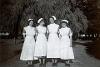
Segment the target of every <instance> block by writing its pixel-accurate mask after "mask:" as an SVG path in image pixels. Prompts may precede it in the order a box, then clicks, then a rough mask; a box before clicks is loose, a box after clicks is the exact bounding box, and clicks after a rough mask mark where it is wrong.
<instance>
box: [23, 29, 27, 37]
mask: <svg viewBox="0 0 100 67" xmlns="http://www.w3.org/2000/svg"><path fill="white" fill-rule="evenodd" d="M23 37H24V38H25V37H26V31H25V29H23Z"/></svg>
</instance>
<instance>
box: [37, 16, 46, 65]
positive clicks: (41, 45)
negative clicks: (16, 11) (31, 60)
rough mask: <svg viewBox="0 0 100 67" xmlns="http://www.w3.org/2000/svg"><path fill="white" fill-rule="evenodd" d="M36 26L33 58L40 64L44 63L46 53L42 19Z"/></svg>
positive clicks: (44, 30)
mask: <svg viewBox="0 0 100 67" xmlns="http://www.w3.org/2000/svg"><path fill="white" fill-rule="evenodd" d="M38 24H39V25H38V26H37V27H36V31H37V33H36V46H35V57H37V58H38V59H39V62H40V64H41V63H43V64H44V63H45V58H46V52H47V38H46V31H47V28H46V27H45V26H44V24H45V23H44V19H43V18H40V19H39V20H38Z"/></svg>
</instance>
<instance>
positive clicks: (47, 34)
mask: <svg viewBox="0 0 100 67" xmlns="http://www.w3.org/2000/svg"><path fill="white" fill-rule="evenodd" d="M46 37H47V40H48V37H49V30H48V27H47V32H46Z"/></svg>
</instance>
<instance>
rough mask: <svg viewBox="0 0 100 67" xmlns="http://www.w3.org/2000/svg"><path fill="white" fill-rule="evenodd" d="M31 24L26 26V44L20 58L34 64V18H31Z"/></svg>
mask: <svg viewBox="0 0 100 67" xmlns="http://www.w3.org/2000/svg"><path fill="white" fill-rule="evenodd" d="M28 21H29V25H28V26H26V27H24V32H23V36H24V39H25V40H24V44H23V48H22V52H21V56H20V60H23V61H28V64H32V60H34V47H35V39H34V36H35V28H34V27H33V26H32V25H33V19H29V20H28Z"/></svg>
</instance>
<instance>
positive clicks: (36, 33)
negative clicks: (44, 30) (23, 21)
mask: <svg viewBox="0 0 100 67" xmlns="http://www.w3.org/2000/svg"><path fill="white" fill-rule="evenodd" d="M37 36H38V30H37V28H35V40H36V39H37Z"/></svg>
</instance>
